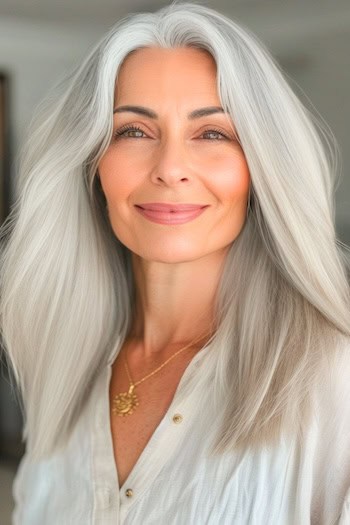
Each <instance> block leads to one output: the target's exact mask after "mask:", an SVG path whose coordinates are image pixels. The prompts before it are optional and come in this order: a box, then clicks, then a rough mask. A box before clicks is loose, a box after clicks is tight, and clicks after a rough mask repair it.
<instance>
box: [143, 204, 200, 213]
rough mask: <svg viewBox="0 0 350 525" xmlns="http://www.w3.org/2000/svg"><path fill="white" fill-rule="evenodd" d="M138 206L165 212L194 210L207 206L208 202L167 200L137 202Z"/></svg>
mask: <svg viewBox="0 0 350 525" xmlns="http://www.w3.org/2000/svg"><path fill="white" fill-rule="evenodd" d="M135 206H136V207H137V208H141V209H143V210H149V211H159V212H164V213H179V212H193V211H197V210H200V209H202V208H206V207H207V206H208V205H207V204H181V203H179V204H176V203H165V202H150V203H145V204H136V205H135Z"/></svg>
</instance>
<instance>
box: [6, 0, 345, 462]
mask: <svg viewBox="0 0 350 525" xmlns="http://www.w3.org/2000/svg"><path fill="white" fill-rule="evenodd" d="M151 46H158V47H162V48H175V47H195V48H199V49H204V50H206V51H207V52H209V53H210V54H211V55H212V56H213V58H214V60H215V62H216V65H217V89H218V93H219V96H220V100H221V102H222V106H223V108H225V110H226V111H227V112H228V113H229V114H230V116H231V117H232V120H233V122H234V123H235V127H236V131H237V134H238V136H239V140H240V143H241V146H242V148H243V151H244V153H245V156H246V159H247V163H248V166H249V170H250V176H251V191H250V203H249V213H248V215H247V219H246V222H245V224H244V226H243V228H242V230H241V232H240V234H239V236H238V237H237V238H236V239H235V241H234V242H233V243H232V246H231V247H230V251H229V252H228V255H227V258H226V260H225V266H224V269H223V272H222V277H221V280H220V285H219V287H218V291H217V308H216V312H217V330H216V331H215V334H214V336H213V338H212V340H211V341H210V344H212V345H213V346H212V349H213V352H209V353H208V356H209V357H208V360H206V361H205V366H203V367H202V369H201V374H193V377H191V376H189V381H188V382H187V384H185V387H186V388H184V389H183V391H182V395H186V394H187V393H188V392H190V391H192V390H193V389H194V388H196V387H199V386H200V385H201V384H202V381H205V380H206V379H207V378H208V376H207V374H213V381H212V382H210V385H211V388H212V390H211V391H210V395H209V399H210V400H211V402H212V403H213V404H214V405H215V407H216V408H215V407H214V408H215V410H216V413H217V414H220V418H219V419H218V421H217V423H216V424H215V425H211V427H212V429H213V433H214V434H213V437H214V445H215V446H213V452H215V453H221V452H223V451H225V450H232V449H234V448H236V449H238V448H241V449H242V450H244V449H246V448H247V447H249V446H259V445H260V444H261V443H268V442H273V441H274V440H275V439H277V438H278V436H280V435H281V432H282V431H286V432H295V429H298V433H300V434H301V433H302V429H303V428H304V427H305V425H306V424H307V421H308V413H309V410H308V407H309V405H310V404H309V402H308V393H309V391H310V388H311V387H312V385H313V384H314V382H315V380H316V378H317V377H318V372H317V371H318V369H319V368H320V367H319V364H320V363H322V362H323V360H324V358H326V359H327V360H329V359H330V358H331V357H332V356H333V355H335V354H336V348H338V347H339V345H343V344H344V343H346V342H348V340H349V336H350V328H349V327H350V289H349V280H348V274H347V271H348V269H349V264H348V261H347V256H346V253H347V252H348V251H349V250H348V248H347V247H346V246H345V245H344V244H343V243H341V241H340V240H339V239H337V236H336V231H335V224H334V223H335V203H334V192H335V189H336V184H337V181H338V177H339V173H338V172H337V168H338V160H339V158H338V157H339V150H338V146H337V143H336V140H335V138H334V135H333V134H332V132H331V131H330V130H329V128H328V127H327V126H326V125H324V123H323V122H322V120H321V119H319V118H318V117H316V116H315V115H313V114H312V112H311V111H310V110H308V109H307V108H306V107H305V106H304V105H303V104H302V103H301V101H300V100H299V98H298V97H297V96H296V95H295V93H294V91H293V89H292V88H291V87H290V84H289V82H288V80H287V76H286V75H285V74H284V73H283V70H282V68H281V66H279V64H278V63H277V61H276V60H275V59H274V58H273V57H272V55H271V54H270V53H269V51H268V50H267V48H265V46H264V44H263V43H262V42H260V41H259V40H258V38H257V37H256V36H255V35H254V34H252V33H251V32H250V31H249V29H247V28H245V27H243V26H242V25H241V24H238V23H236V22H235V21H233V20H231V19H229V18H228V17H225V16H224V15H222V14H220V13H218V12H217V11H215V10H213V9H211V8H208V7H205V6H201V5H198V4H193V3H187V2H186V3H182V4H180V3H177V2H173V3H172V4H171V5H168V6H167V7H164V8H162V9H160V10H158V11H157V12H154V13H133V14H131V15H128V16H126V17H124V18H122V19H121V20H120V21H119V22H118V23H117V24H116V25H114V27H113V28H112V29H111V30H110V31H109V32H108V34H106V36H105V37H104V38H103V39H102V40H101V41H100V42H99V43H98V44H97V45H96V46H95V47H94V48H93V49H92V50H91V51H90V53H89V54H88V56H87V57H86V58H85V60H84V61H83V62H82V63H81V64H79V65H78V66H76V67H75V68H74V69H73V70H72V71H71V72H70V73H69V74H67V75H66V77H65V78H64V79H62V80H61V81H60V82H59V83H58V84H57V85H56V86H55V87H54V88H53V89H52V90H51V92H50V93H49V94H48V95H47V97H46V99H45V100H44V101H43V102H42V103H41V104H40V106H39V107H38V108H37V111H36V113H35V115H34V118H33V120H32V123H31V125H30V126H29V129H28V137H27V140H26V143H25V145H24V146H23V149H22V150H21V153H20V155H19V157H18V162H17V174H16V175H17V178H16V181H17V186H16V192H17V193H16V195H17V197H16V202H15V203H14V205H13V207H12V210H11V214H10V216H9V217H8V219H7V221H6V222H5V224H4V225H3V226H2V228H1V241H2V252H1V277H0V290H1V304H0V322H1V336H2V342H3V346H4V349H5V355H6V359H7V362H8V364H9V366H10V367H11V370H12V373H13V378H14V381H13V387H14V388H15V387H18V389H17V390H18V392H19V393H20V395H19V396H18V400H19V402H20V406H21V409H22V412H23V416H24V426H23V434H22V439H23V440H25V441H26V444H27V450H28V452H29V453H30V454H31V455H32V457H33V458H39V457H43V456H46V455H49V454H51V453H52V452H53V451H54V450H57V449H58V448H60V447H62V446H64V444H65V443H67V440H68V438H69V436H70V433H71V431H72V429H73V427H74V425H76V424H77V421H78V418H79V416H80V414H81V412H82V409H83V407H84V406H85V403H87V402H88V399H89V395H90V393H91V391H92V389H93V385H94V382H95V380H96V377H97V374H98V373H99V372H100V371H101V370H102V368H103V367H105V366H106V365H107V363H108V359H109V358H110V356H111V355H112V353H113V351H114V349H115V347H116V343H117V341H120V340H123V338H124V337H125V336H126V334H127V333H128V330H129V329H130V326H131V320H132V315H133V308H134V293H135V286H134V281H133V274H132V268H131V258H130V252H129V251H128V249H127V248H126V247H125V246H124V245H122V244H121V242H120V241H119V240H118V239H117V238H116V236H115V235H114V233H113V231H112V228H111V225H110V223H109V220H108V216H107V214H106V209H105V208H106V207H105V205H106V200H105V197H104V195H103V192H102V189H101V186H100V184H99V180H98V177H96V172H97V165H98V162H99V159H100V158H101V156H102V155H103V153H104V152H105V151H106V148H107V147H108V144H109V142H110V140H111V135H112V127H113V101H114V89H115V81H116V78H117V77H118V71H119V68H120V66H121V64H122V63H123V61H124V60H125V58H126V57H127V56H128V55H129V54H130V53H132V52H134V51H136V50H137V49H139V48H142V47H151ZM214 343H215V344H214ZM214 350H215V351H214ZM210 360H211V361H210ZM209 364H210V366H209ZM106 402H108V400H106Z"/></svg>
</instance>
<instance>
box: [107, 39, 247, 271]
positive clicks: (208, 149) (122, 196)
mask: <svg viewBox="0 0 350 525" xmlns="http://www.w3.org/2000/svg"><path fill="white" fill-rule="evenodd" d="M126 105H127V106H142V107H144V108H147V110H148V112H151V114H148V112H147V114H144V113H140V112H138V111H137V109H135V108H134V110H133V111H126V110H120V111H116V112H115V113H114V132H113V138H112V140H111V142H110V145H109V147H108V149H107V151H106V152H105V154H104V155H103V157H102V158H101V160H100V162H99V166H98V173H99V176H100V180H101V186H102V189H103V192H104V194H105V197H106V200H107V206H108V214H109V220H110V223H111V226H112V228H113V231H114V233H115V235H116V237H117V238H118V239H119V240H120V241H121V242H122V243H123V244H124V245H125V246H127V247H128V248H129V249H130V250H131V251H132V252H133V253H134V254H137V255H139V256H140V257H142V258H144V259H147V260H149V261H151V260H153V261H162V262H168V263H170V262H174V263H175V262H184V261H190V260H194V259H198V258H200V257H203V256H208V255H210V254H213V253H214V252H217V251H222V250H227V248H229V246H230V244H231V243H232V242H233V241H234V240H235V238H236V237H237V236H238V234H239V232H240V231H241V229H242V227H243V225H244V222H245V219H246V209H247V199H248V191H249V183H250V176H249V170H248V166H247V162H246V160H245V156H244V153H243V150H242V148H241V146H240V145H239V143H238V141H237V139H236V137H235V131H234V123H233V122H232V120H231V119H230V117H229V116H228V115H227V114H225V113H223V112H215V113H212V114H206V115H203V114H202V115H201V116H196V115H195V116H194V117H192V118H189V116H188V115H189V114H190V113H191V112H193V111H194V110H198V109H200V108H208V107H220V106H221V103H220V99H219V97H218V93H217V89H216V65H215V62H214V60H213V58H212V57H211V55H209V53H207V52H206V51H202V50H199V49H193V48H180V49H159V48H146V49H138V50H137V51H135V52H134V53H133V54H131V55H129V56H128V57H127V58H126V59H125V61H124V62H123V64H122V66H121V68H120V70H119V74H118V79H117V83H116V92H115V104H114V108H115V109H118V108H120V109H121V107H122V106H126ZM147 203H167V204H174V203H176V204H196V205H201V206H206V207H205V208H203V209H201V210H200V211H199V212H198V211H197V212H192V214H191V216H190V214H188V215H186V217H185V216H184V213H183V212H181V213H180V212H174V211H170V212H163V213H160V214H159V213H158V214H153V215H152V214H150V213H149V214H148V216H146V214H145V212H142V211H140V209H139V208H138V207H137V205H146V204H147ZM146 213H147V212H146Z"/></svg>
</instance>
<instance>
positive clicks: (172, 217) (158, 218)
mask: <svg viewBox="0 0 350 525" xmlns="http://www.w3.org/2000/svg"><path fill="white" fill-rule="evenodd" d="M182 206H183V205H182ZM191 206H192V208H191V209H190V210H188V209H187V211H184V210H182V211H170V210H169V206H165V208H166V209H164V208H163V210H154V209H152V210H151V209H144V208H141V207H140V206H136V209H137V211H138V212H139V213H141V215H143V216H144V217H146V218H147V219H149V220H150V221H152V222H157V223H158V224H183V223H185V222H188V221H191V220H193V219H195V218H196V217H198V216H199V215H200V214H201V213H203V212H204V210H205V209H206V208H207V206H195V205H191ZM171 208H172V209H174V206H171ZM178 208H180V207H178Z"/></svg>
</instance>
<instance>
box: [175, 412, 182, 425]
mask: <svg viewBox="0 0 350 525" xmlns="http://www.w3.org/2000/svg"><path fill="white" fill-rule="evenodd" d="M173 421H174V423H181V421H182V415H181V414H174V415H173Z"/></svg>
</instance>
